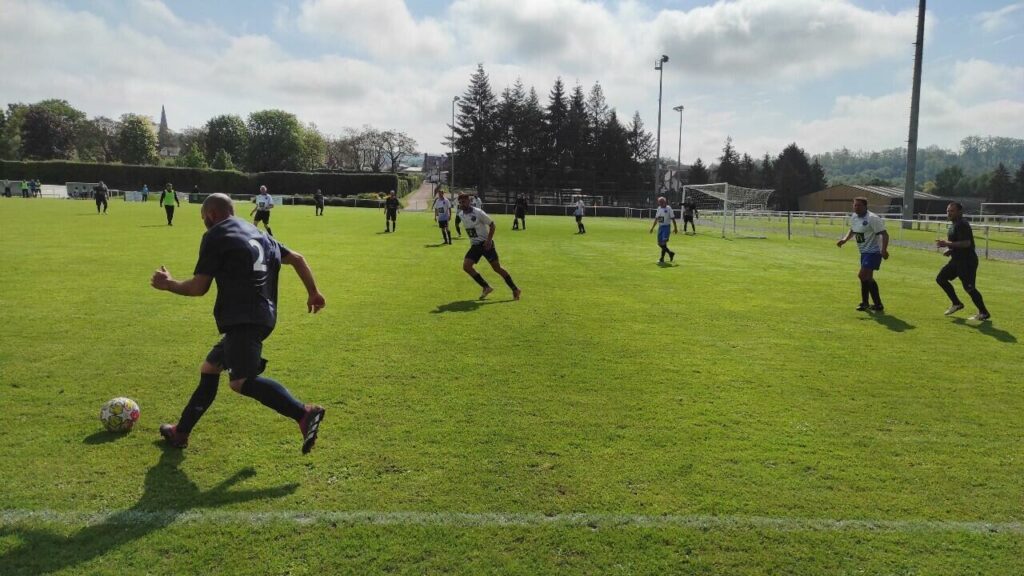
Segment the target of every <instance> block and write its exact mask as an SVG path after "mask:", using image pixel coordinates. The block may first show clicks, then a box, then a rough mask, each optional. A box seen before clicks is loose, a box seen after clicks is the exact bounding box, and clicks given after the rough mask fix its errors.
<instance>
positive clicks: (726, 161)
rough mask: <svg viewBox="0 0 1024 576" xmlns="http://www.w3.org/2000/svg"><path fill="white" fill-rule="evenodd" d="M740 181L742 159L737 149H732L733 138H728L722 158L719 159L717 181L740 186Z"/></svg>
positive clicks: (716, 173)
mask: <svg viewBox="0 0 1024 576" xmlns="http://www.w3.org/2000/svg"><path fill="white" fill-rule="evenodd" d="M740 180H741V176H740V157H739V154H738V153H737V152H736V149H735V148H733V147H732V137H726V139H725V147H723V148H722V156H721V157H719V158H718V168H717V169H716V170H715V181H716V182H728V183H729V184H737V185H738V184H739V183H740Z"/></svg>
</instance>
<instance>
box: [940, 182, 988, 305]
mask: <svg viewBox="0 0 1024 576" xmlns="http://www.w3.org/2000/svg"><path fill="white" fill-rule="evenodd" d="M946 217H947V218H949V221H950V222H952V224H951V225H950V227H949V232H947V235H946V238H947V239H946V240H942V239H941V238H940V239H938V240H936V241H935V245H936V246H937V247H939V248H947V250H946V251H945V252H944V253H943V255H944V256H946V257H948V258H949V262H947V263H946V265H945V266H943V267H942V270H939V274H938V276H936V277H935V282H937V283H938V285H939V287H941V288H942V290H943V292H945V293H946V296H949V300H950V302H951V303H952V304H951V305H950V307H949V308H948V309H947V310H946V316H949V315H951V314H956V313H957V312H959V311H960V310H963V308H964V304H963V302H961V301H960V298H959V297H957V295H956V290H955V289H954V288H953V284H952V282H951V280H953V279H954V278H960V283H961V284H962V285H963V287H964V290H965V291H966V292H967V294H968V295H969V296H970V297H971V301H972V302H974V305H975V306H977V307H978V313H977V314H975V315H974V316H971V320H981V321H985V320H988V319H990V318H992V315H991V314H989V312H988V308H986V307H985V300H984V298H982V297H981V292H978V288H977V287H976V286H975V285H974V281H975V279H976V278H977V276H978V253H977V252H976V251H975V249H974V232H973V231H972V230H971V223H970V222H968V221H967V219H966V218H964V207H963V205H961V204H960V203H959V202H950V203H949V205H948V206H946Z"/></svg>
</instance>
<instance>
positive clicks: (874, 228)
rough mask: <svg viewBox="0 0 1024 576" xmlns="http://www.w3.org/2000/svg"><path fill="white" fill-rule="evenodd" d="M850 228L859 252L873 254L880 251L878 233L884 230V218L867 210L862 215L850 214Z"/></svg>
mask: <svg viewBox="0 0 1024 576" xmlns="http://www.w3.org/2000/svg"><path fill="white" fill-rule="evenodd" d="M850 230H853V237H854V238H855V239H856V240H857V248H859V249H860V253H861V254H874V253H876V252H881V251H882V247H881V246H880V245H879V243H878V235H879V234H880V233H882V232H885V220H882V219H881V218H879V217H878V215H877V214H875V213H874V212H868V213H867V214H865V215H863V216H857V215H856V214H852V215H851V216H850Z"/></svg>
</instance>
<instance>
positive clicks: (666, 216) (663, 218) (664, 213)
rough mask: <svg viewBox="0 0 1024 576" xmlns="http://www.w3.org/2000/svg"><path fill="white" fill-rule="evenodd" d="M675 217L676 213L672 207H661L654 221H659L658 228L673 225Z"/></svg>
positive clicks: (655, 214)
mask: <svg viewBox="0 0 1024 576" xmlns="http://www.w3.org/2000/svg"><path fill="white" fill-rule="evenodd" d="M675 217H676V213H675V212H673V211H672V207H671V206H665V207H664V208H661V207H659V208H658V211H657V212H655V213H654V219H655V220H657V221H658V226H670V225H672V220H673V219H674V218H675Z"/></svg>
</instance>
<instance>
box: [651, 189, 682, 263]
mask: <svg viewBox="0 0 1024 576" xmlns="http://www.w3.org/2000/svg"><path fill="white" fill-rule="evenodd" d="M655 226H657V227H658V246H660V247H661V257H660V258H658V263H659V264H664V263H665V254H668V260H669V262H674V261H675V259H676V253H675V252H673V251H671V250H669V249H668V239H669V238H670V237H671V236H672V233H673V232H675V233H676V234H679V225H678V224H676V214H675V212H673V211H672V207H671V206H669V205H668V200H666V199H665V197H664V196H658V209H657V210H656V211H655V212H654V221H653V222H651V229H650V230H649V231H648V234H650V233H651V232H654V227H655Z"/></svg>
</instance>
